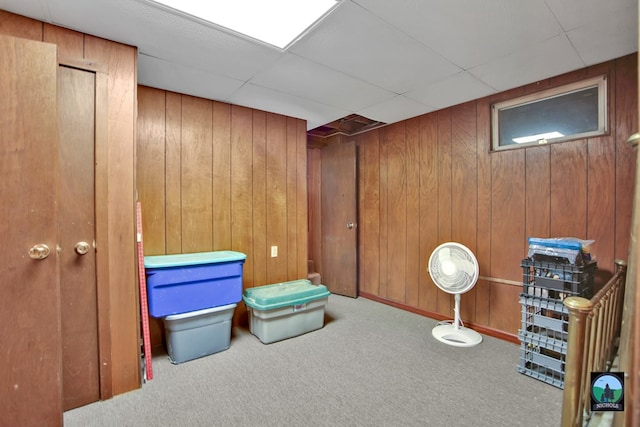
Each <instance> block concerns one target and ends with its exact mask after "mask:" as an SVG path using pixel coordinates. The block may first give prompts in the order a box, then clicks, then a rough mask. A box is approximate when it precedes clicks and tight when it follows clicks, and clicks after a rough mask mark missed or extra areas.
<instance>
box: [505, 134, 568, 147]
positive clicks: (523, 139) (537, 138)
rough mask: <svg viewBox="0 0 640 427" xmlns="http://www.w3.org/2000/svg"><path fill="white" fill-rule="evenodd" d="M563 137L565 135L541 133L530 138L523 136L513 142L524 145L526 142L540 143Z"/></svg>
mask: <svg viewBox="0 0 640 427" xmlns="http://www.w3.org/2000/svg"><path fill="white" fill-rule="evenodd" d="M561 136H564V134H561V133H560V132H556V131H554V132H546V133H539V134H537V135H529V136H521V137H519V138H513V142H515V143H516V144H524V143H526V142H533V141H540V140H541V139H551V138H560V137H561Z"/></svg>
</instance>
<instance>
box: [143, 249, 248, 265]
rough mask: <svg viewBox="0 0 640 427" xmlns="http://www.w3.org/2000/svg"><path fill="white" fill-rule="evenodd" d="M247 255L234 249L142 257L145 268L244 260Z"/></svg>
mask: <svg viewBox="0 0 640 427" xmlns="http://www.w3.org/2000/svg"><path fill="white" fill-rule="evenodd" d="M246 258H247V255H245V254H243V253H242V252H234V251H214V252H194V253H190V254H175V255H151V256H146V257H144V266H145V267H146V268H168V267H182V266H187V265H200V264H214V263H220V262H233V261H244V260H245V259H246Z"/></svg>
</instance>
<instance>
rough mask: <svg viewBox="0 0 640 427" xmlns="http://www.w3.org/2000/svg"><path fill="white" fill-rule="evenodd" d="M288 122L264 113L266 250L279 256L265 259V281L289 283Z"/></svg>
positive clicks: (275, 115)
mask: <svg viewBox="0 0 640 427" xmlns="http://www.w3.org/2000/svg"><path fill="white" fill-rule="evenodd" d="M286 122H287V119H286V117H284V116H280V115H277V114H273V113H267V156H266V157H267V158H266V160H267V164H266V166H267V179H266V182H267V199H266V201H267V250H268V251H269V254H270V251H271V246H277V247H278V256H277V257H275V258H274V257H271V256H270V255H269V258H267V277H268V278H269V279H270V280H272V281H273V282H283V281H286V280H288V272H287V253H286V247H287V225H288V224H287V204H286V197H287V164H286V159H287V132H286Z"/></svg>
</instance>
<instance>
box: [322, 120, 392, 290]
mask: <svg viewBox="0 0 640 427" xmlns="http://www.w3.org/2000/svg"><path fill="white" fill-rule="evenodd" d="M378 135H379V133H378V132H367V133H365V134H363V135H358V137H357V144H358V159H359V161H358V186H359V191H358V198H359V204H358V206H359V220H358V239H359V242H358V247H359V251H358V253H359V258H358V259H359V261H358V264H359V265H358V276H359V280H358V285H359V289H360V291H362V292H369V293H372V294H374V295H378V292H379V289H380V170H379V166H378V165H379V162H380V142H379V138H378ZM316 151H318V150H316Z"/></svg>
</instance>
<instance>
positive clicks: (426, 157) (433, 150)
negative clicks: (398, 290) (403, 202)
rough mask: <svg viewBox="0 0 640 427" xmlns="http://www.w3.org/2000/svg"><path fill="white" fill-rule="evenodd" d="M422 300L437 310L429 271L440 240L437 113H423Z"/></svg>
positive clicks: (421, 140)
mask: <svg viewBox="0 0 640 427" xmlns="http://www.w3.org/2000/svg"><path fill="white" fill-rule="evenodd" d="M418 161H419V163H420V167H419V169H420V182H419V184H418V185H419V186H420V192H419V197H420V232H419V235H420V260H421V263H422V264H421V266H422V270H421V274H420V283H419V286H420V301H419V303H418V307H420V308H422V309H424V310H428V311H432V312H436V311H437V309H438V292H439V290H438V288H437V287H436V285H435V284H434V283H433V280H431V276H430V275H429V272H428V269H427V267H428V262H429V256H430V255H431V253H432V252H433V250H434V249H435V248H436V247H437V246H438V244H439V236H438V206H439V205H438V173H439V169H438V117H437V115H436V114H429V115H425V116H421V117H420V158H419V159H418Z"/></svg>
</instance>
